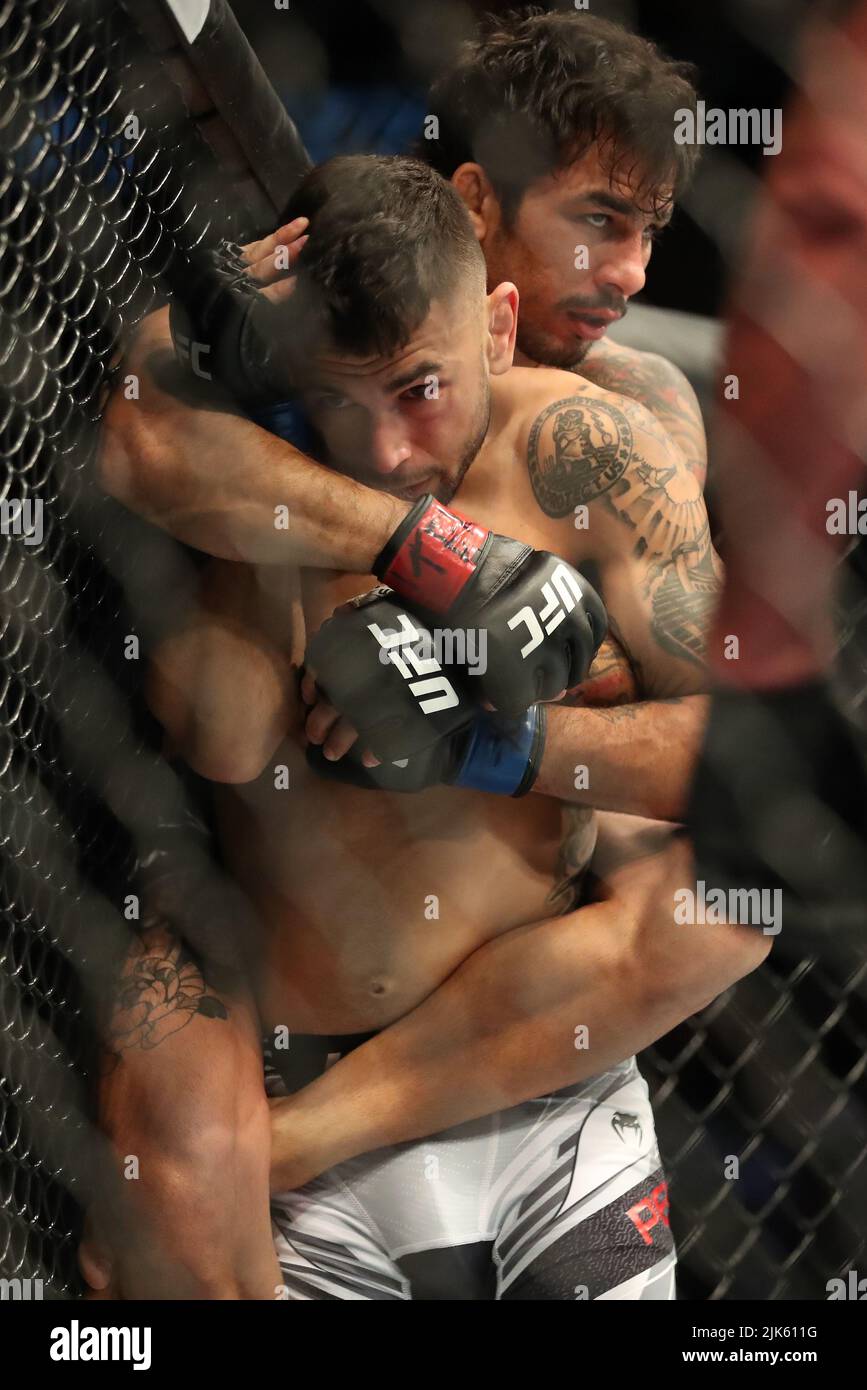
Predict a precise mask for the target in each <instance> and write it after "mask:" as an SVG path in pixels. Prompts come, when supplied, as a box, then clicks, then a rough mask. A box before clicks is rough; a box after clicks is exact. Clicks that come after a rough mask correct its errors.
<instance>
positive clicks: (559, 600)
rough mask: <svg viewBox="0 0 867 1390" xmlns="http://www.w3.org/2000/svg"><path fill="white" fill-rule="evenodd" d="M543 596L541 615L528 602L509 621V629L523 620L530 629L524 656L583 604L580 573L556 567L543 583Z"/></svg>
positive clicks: (569, 568) (568, 568)
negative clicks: (578, 605) (537, 614)
mask: <svg viewBox="0 0 867 1390" xmlns="http://www.w3.org/2000/svg"><path fill="white" fill-rule="evenodd" d="M555 590H556V593H555ZM542 597H543V599H544V600H545V605H544V607H543V608H542V611H541V612H540V614H539V616H538V617H537V616H536V613H535V612H534V610H533V609H532V608H531V607H530V605H529V604H528V603H527V604H525V605H524V607H523V608H519V609H518V612H517V613H516V614H515V616H514V617H513V618H510V619H509V621H508V623H507V626H508V628H509V631H510V632H514V630H515V628H516V627H517V626H518V624H519V623H524V625H525V626H526V628H527V631H528V633H529V635H530V640H529V642H526V643H525V645H524V646H523V647H522V648H521V656H522V657H524V658H526V657H528V656H529V655H530V652H534V651H535V650H536V648H537V647H538V646H539V645H540V644H541V643H542V642H543V641H544V640H545V637H546V635H547V636H549V637H550V635H551V633H552V632H553V631H554V629H555V628H557V627H559V626H560V624H561V623H562V621H563V619H564V618H565V616H566V614H567V613H571V612H572V609H573V608H574V607H575V605H576V604H579V603H581V601H582V599H583V597H584V594H583V590H582V588H581V585H580V584H579V583H578V576H577V575H576V573H575V571H574V570H573V569H572V567H571V566H570V565H558V566H557V568H556V569H555V570H554V572H553V573H552V575H551V578H550V580H546V582H545V583H544V584H543V585H542Z"/></svg>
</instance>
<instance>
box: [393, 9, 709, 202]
mask: <svg viewBox="0 0 867 1390" xmlns="http://www.w3.org/2000/svg"><path fill="white" fill-rule="evenodd" d="M694 77H695V69H694V67H693V66H692V65H691V64H688V63H679V62H674V61H672V60H671V59H669V58H668V57H666V56H665V55H664V54H663V53H662V52H660V50H659V49H658V48H656V47H655V46H654V45H653V44H652V43H650V42H649V41H648V40H646V39H642V38H640V37H639V36H638V35H637V34H634V33H632V32H631V31H630V30H628V29H624V28H623V27H622V26H621V25H618V24H613V23H611V22H610V21H609V20H605V19H597V18H596V17H595V16H593V15H589V14H586V13H584V12H580V11H572V12H570V13H555V14H550V13H541V12H539V11H537V10H529V11H528V10H522V11H515V12H513V13H511V14H508V15H505V16H488V17H487V18H486V19H485V20H484V21H483V22H482V26H481V28H480V31H479V33H478V35H477V37H475V38H473V39H471V40H469V41H468V42H466V43H464V44H463V45H462V47H461V49H460V51H459V54H458V58H457V62H456V63H455V65H454V66H453V67H452V68H450V69H449V71H448V72H446V73H444V75H443V76H442V77H440V78H439V80H438V81H437V82H436V83H435V84H434V86H433V88H432V89H431V93H430V97H429V105H428V111H429V113H430V115H433V116H436V117H437V120H438V123H439V134H438V138H435V139H427V138H421V139H420V140H419V141H418V144H417V146H416V153H417V154H418V156H419V158H422V159H426V160H427V161H428V163H429V164H431V165H432V167H433V168H434V169H436V170H437V171H438V172H439V173H440V174H442V175H443V177H444V178H451V176H452V174H453V173H454V171H455V169H457V168H458V166H459V165H461V164H464V163H467V162H472V163H477V164H481V165H482V167H483V168H484V170H485V173H486V174H487V176H488V178H489V179H490V181H491V184H492V185H493V188H494V190H495V192H496V194H497V197H498V198H499V200H500V204H501V206H502V209H503V215H504V217H505V218H506V221H507V222H510V221H512V220H513V218H514V215H515V213H516V212H517V209H518V206H519V204H520V202H521V199H522V197H523V195H524V193H525V191H526V189H527V188H528V187H529V186H530V184H531V183H534V182H535V181H536V180H537V179H540V178H543V177H545V176H546V175H548V174H552V173H554V172H556V171H557V170H558V169H564V168H566V167H567V166H568V165H570V164H572V163H574V162H575V161H576V160H578V159H580V158H581V157H582V155H584V154H585V153H586V152H587V151H588V150H589V149H590V148H591V147H592V146H593V145H598V147H599V150H600V157H601V159H602V163H603V167H604V168H606V170H607V172H608V173H609V174H615V173H616V174H619V175H621V176H624V175H625V176H630V177H632V178H633V179H634V180H635V187H636V190H637V193H638V197H639V201H640V202H641V204H642V208H643V210H645V211H646V212H648V213H650V214H651V215H653V216H658V215H660V213H661V212H663V211H664V210H665V208H666V207H667V204H668V201H669V200H667V199H665V198H664V197H663V195H662V189H663V188H665V187H666V186H667V185H670V186H671V187H672V188H673V191H674V197H675V198H676V197H678V196H679V195H680V193H681V192H682V191H683V188H684V187H685V185H686V184H687V183H688V181H689V179H690V177H691V175H692V173H693V170H694V168H695V164H696V162H697V158H698V151H697V150H696V148H695V146H693V145H678V144H676V143H675V140H674V130H675V112H677V111H678V110H681V109H689V110H692V111H695V109H696V106H695V104H696V92H695V88H694V86H693V79H694Z"/></svg>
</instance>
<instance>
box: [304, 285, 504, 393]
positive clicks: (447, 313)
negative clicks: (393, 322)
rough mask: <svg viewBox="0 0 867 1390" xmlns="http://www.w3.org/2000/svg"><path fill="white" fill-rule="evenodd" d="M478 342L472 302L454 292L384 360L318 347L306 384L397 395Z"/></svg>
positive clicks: (476, 316)
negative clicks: (335, 384) (352, 385)
mask: <svg viewBox="0 0 867 1390" xmlns="http://www.w3.org/2000/svg"><path fill="white" fill-rule="evenodd" d="M480 341H481V320H480V316H479V313H478V303H477V300H476V298H475V296H474V295H470V294H466V293H464V294H462V293H461V291H460V290H458V291H457V293H456V294H455V295H454V296H452V297H451V298H450V299H449V300H448V301H442V300H434V302H433V303H432V304H431V307H430V310H429V311H428V314H427V317H426V318H425V320H424V322H423V323H421V324H420V325H419V327H418V328H417V329H416V331H415V332H414V333H413V334H412V336H411V338H410V340H409V342H408V343H406V345H405V346H404V347H402V348H400V349H399V350H398V351H397V352H395V353H391V354H389V355H388V356H374V355H371V356H369V357H349V356H346V355H344V354H343V353H341V352H340V351H339V350H338V349H336V348H335V347H333V346H331V345H329V344H324V345H323V347H322V349H321V350H320V351H319V352H317V353H316V354H315V356H314V358H313V361H312V362H311V364H310V370H309V374H308V384H313V383H315V382H317V381H323V380H327V381H334V380H338V379H339V380H340V381H341V382H343V383H348V382H350V381H355V382H357V383H358V384H359V385H361V384H363V383H365V382H367V383H370V384H371V385H376V386H377V387H379V388H380V389H390V390H399V389H402V388H403V387H404V386H406V385H409V384H410V382H411V380H412V378H413V377H416V376H419V375H422V376H426V375H428V374H430V373H433V374H436V373H437V372H438V371H441V370H443V368H445V367H447V366H448V365H449V364H450V363H454V362H455V361H457V360H458V359H459V358H461V357H462V356H463V354H464V352H465V351H466V350H467V349H468V348H472V346H473V345H474V344H476V343H478V342H480Z"/></svg>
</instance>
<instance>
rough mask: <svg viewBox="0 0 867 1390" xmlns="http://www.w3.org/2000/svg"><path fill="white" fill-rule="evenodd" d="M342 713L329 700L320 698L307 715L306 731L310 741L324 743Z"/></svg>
mask: <svg viewBox="0 0 867 1390" xmlns="http://www.w3.org/2000/svg"><path fill="white" fill-rule="evenodd" d="M339 718H340V715H339V714H338V712H337V710H336V709H335V708H334V706H333V705H329V704H328V701H327V700H321V699H320V700H319V701H318V703H317V704H316V705H315V706H314V708H313V709H312V710H311V711H310V713H309V714H308V716H307V722H306V723H305V725H304V732H305V734H306V735H307V738H308V740H309V741H310V743H324V742H325V740H326V739H327V738H328V735H329V734H330V733H331V730H332V729H333V727H334V725H335V724H336V723H337V721H338V719H339Z"/></svg>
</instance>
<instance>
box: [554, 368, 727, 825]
mask: <svg viewBox="0 0 867 1390" xmlns="http://www.w3.org/2000/svg"><path fill="white" fill-rule="evenodd" d="M528 467H529V472H530V479H531V482H532V486H533V491H534V493H535V496H536V500H537V502H538V504H539V506H540V507H541V508H542V510H543V511H544V512H545V513H546V514H547V515H548V516H551V517H556V518H563V522H564V530H563V547H562V549H563V553H566V554H568V553H569V551H568V549H567V547H568V546H569V545H570V541H571V547H572V549H573V550H574V548H575V539H574V538H575V535H576V523H578V522H581V523H583V524H582V525H581V526H580V527H579V531H580V532H581V534H582V544H583V545H585V546H586V547H587V550H589V553H590V554H591V555H592V557H593V558H594V559H595V560H596V562H597V563H598V565H599V571H600V575H601V582H602V591H603V596H604V598H605V602H606V605H607V608H608V613H609V617H610V620H611V625H612V629H613V631H614V632H615V633H616V635H617V637H618V639H619V641H620V642H621V644H622V645H623V647H624V648H625V650H626V653H627V655H628V657H629V659H630V662H631V663H632V666H633V667H634V669H635V671H636V673H637V675H638V679H639V686H638V695H639V702H637V703H636V702H631V703H626V704H622V705H619V706H617V707H616V708H612V709H607V710H605V711H598V710H590V709H587V708H558V709H554V710H552V711H550V714H551V719H550V728H549V734H548V739H547V743H546V747H545V754H544V758H543V761H542V768H541V772H540V775H539V778H538V780H537V782H536V786H535V788H534V790H535V791H537V792H538V793H540V794H542V795H547V796H557V797H559V798H561V799H563V800H568V801H574V802H578V803H583V804H585V805H592V806H597V807H603V808H609V809H612V810H619V811H627V812H631V813H633V814H640V815H647V816H652V817H659V818H663V819H677V818H678V817H679V816H680V815H681V814H682V812H683V809H684V807H685V802H686V796H687V793H688V789H689V784H690V780H691V775H692V770H693V767H694V763H695V759H696V757H697V754H698V747H699V743H700V740H701V735H702V729H703V724H704V719H705V717H706V702H705V700H704V699H703V698H700V695H699V692H701V691H703V690H704V688H705V685H706V679H707V677H706V671H705V665H704V661H705V647H706V639H707V632H708V629H709V627H710V623H711V620H712V617H713V612H714V608H715V604H716V599H717V594H718V590H719V585H720V582H721V566H720V563H719V561H718V559H717V557H716V554H715V552H714V550H713V547H712V545H711V541H710V533H709V528H708V522H707V513H706V510H705V505H704V499H703V497H702V493H701V487H700V485H699V483H698V482H697V480H696V478H695V477H694V475H693V473H692V472H691V471H690V469H689V468H688V467H687V465H686V462H685V460H684V458H683V455H682V453H681V451H680V450H679V449H678V448H677V447H676V446H675V445H674V444H673V443H672V441H671V439H670V438H669V436H668V435H667V434H666V432H665V431H664V430H663V429H662V427H661V426H660V425H659V423H658V422H657V421H656V420H655V419H654V417H653V416H652V415H651V414H650V413H649V411H647V410H646V409H644V407H642V406H640V405H638V404H636V403H635V402H634V401H630V400H627V399H625V398H623V397H620V398H615V397H599V396H598V395H596V394H589V393H588V394H587V395H577V396H573V397H569V398H566V399H564V400H561V401H557V402H554V403H552V404H551V405H550V406H548V407H547V408H546V409H545V410H544V411H543V412H542V413H541V415H540V416H539V417H538V419H537V420H536V422H535V424H534V426H533V430H532V432H531V435H530V441H529V446H528ZM576 509H584V510H576ZM587 550H585V554H586V553H587ZM661 750H665V756H664V759H661V757H660V753H661ZM661 764H662V765H663V766H662V770H661ZM581 767H586V768H587V777H586V778H582V777H581V775H579V772H578V769H580V768H581ZM582 782H583V783H584V785H582ZM576 784H577V785H576Z"/></svg>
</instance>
